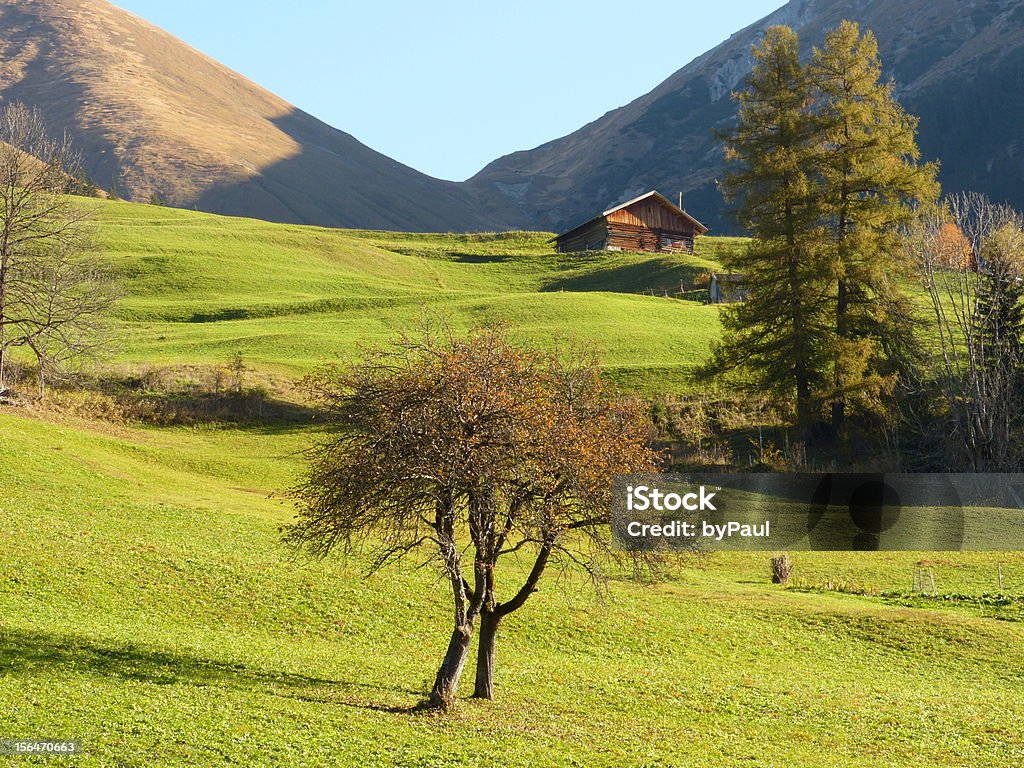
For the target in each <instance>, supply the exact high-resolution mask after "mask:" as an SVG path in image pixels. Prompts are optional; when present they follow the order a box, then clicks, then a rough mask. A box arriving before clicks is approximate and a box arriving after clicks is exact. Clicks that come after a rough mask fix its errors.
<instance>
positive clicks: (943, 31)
mask: <svg viewBox="0 0 1024 768" xmlns="http://www.w3.org/2000/svg"><path fill="white" fill-rule="evenodd" d="M844 18H852V19H854V20H857V21H859V22H860V23H861V25H862V27H864V28H867V29H871V30H873V31H874V32H875V33H876V35H877V37H878V40H879V46H880V52H881V56H882V59H883V62H884V63H885V65H886V76H888V77H891V78H892V79H894V80H895V82H896V93H897V96H898V97H899V98H900V100H901V101H902V102H903V103H904V105H905V106H906V107H907V109H908V110H909V111H910V112H912V113H913V114H916V115H918V116H919V117H920V118H921V123H920V129H919V143H920V146H921V149H922V152H923V155H924V157H925V158H926V159H938V160H940V161H941V164H942V170H941V173H940V178H941V181H942V182H943V186H944V188H945V189H946V190H947V191H959V190H963V189H970V190H977V191H981V192H985V193H987V194H989V195H990V196H991V197H993V198H994V199H996V200H998V201H1005V202H1009V203H1011V204H1013V205H1015V206H1017V207H1024V146H1022V145H1021V143H1020V142H1021V139H1020V126H1021V125H1024V0H790V2H788V3H786V4H785V5H784V6H782V7H781V8H779V9H778V10H777V11H775V12H774V13H772V14H770V15H768V16H767V17H765V18H764V19H762V20H761V21H759V22H757V23H755V24H752V25H751V26H749V27H747V28H746V29H743V30H741V31H739V32H737V33H736V34H734V35H733V36H732V37H730V38H729V39H728V40H727V41H725V42H723V43H722V44H721V45H719V46H717V47H715V48H714V49H712V50H710V51H708V52H707V53H705V54H704V55H702V56H700V57H698V58H697V59H695V60H693V61H692V62H690V63H689V64H687V65H686V66H684V67H683V68H682V69H680V70H679V71H678V72H676V73H675V74H673V75H672V76H670V77H669V78H668V79H666V80H665V81H664V82H663V83H662V84H661V85H659V86H658V87H657V88H655V89H654V90H652V91H651V92H650V93H647V94H644V95H643V96H640V97H639V98H637V99H635V100H634V101H633V102H631V103H629V104H627V105H625V106H623V107H621V108H619V109H616V110H613V111H611V112H609V113H608V114H606V115H604V116H603V117H601V118H599V119H597V120H594V121H593V122H591V123H589V124H587V125H585V126H583V127H582V128H580V129H579V130H577V131H575V132H573V133H571V134H569V135H567V136H564V137H562V138H559V139H556V140H554V141H551V142H548V143H546V144H544V145H542V146H539V147H537V148H535V149H531V150H527V151H521V152H515V153H513V154H511V155H507V156H505V157H502V158H499V159H498V160H495V161H494V162H492V163H490V164H489V165H488V166H487V167H485V168H484V169H482V170H481V171H480V172H479V173H478V174H476V175H475V176H474V177H473V178H471V179H470V180H468V181H466V182H462V183H456V182H449V181H442V180H439V179H434V178H431V177H429V176H427V175H425V174H422V173H420V172H418V171H416V170H414V169H412V168H409V167H408V166H405V165H402V164H401V163H398V162H396V161H395V160H392V159H390V158H388V157H386V156H384V155H382V154H380V153H379V152H375V151H374V150H372V149H370V148H369V147H367V146H365V145H364V144H362V143H360V142H359V141H357V140H356V139H355V138H354V137H352V136H351V135H349V134H347V133H345V132H343V131H340V130H337V129H335V128H332V127H330V126H328V125H326V124H325V123H323V122H321V121H319V120H317V119H316V118H314V117H312V116H311V115H308V114H306V113H304V112H302V111H301V110H298V109H296V108H295V107H294V106H292V105H290V104H288V103H287V102H285V101H284V100H282V99H280V98H278V97H277V96H275V95H273V94H271V93H269V92H268V91H266V90H265V89H263V88H261V87H259V86H258V85H256V84H254V83H252V82H250V81H249V80H247V79H245V78H244V77H242V76H241V75H239V74H237V73H235V72H233V71H231V70H230V69H228V68H226V67H224V66H222V65H221V64H218V63H217V62H216V61H214V60H213V59H210V58H209V57H207V56H205V55H203V54H202V53H199V52H198V51H196V50H194V49H192V48H190V47H189V46H187V45H186V44H185V43H183V42H181V41H180V40H178V39H176V38H174V37H172V36H171V35H169V34H167V33H166V32H163V31H162V30H160V29H158V28H156V27H154V26H153V25H151V24H149V23H147V22H145V21H143V20H142V19H139V18H138V17H136V16H134V15H132V14H130V13H128V12H126V11H123V10H121V9H119V8H117V7H115V6H113V5H111V4H110V3H109V2H106V0H0V98H2V99H3V100H16V101H22V102H25V103H27V104H30V105H35V106H37V107H39V108H40V109H41V110H42V111H43V113H44V115H45V117H46V119H47V122H48V124H49V125H51V126H53V127H54V128H57V129H66V130H68V131H69V132H70V133H71V134H72V136H73V137H74V139H75V140H76V143H77V145H78V146H79V147H80V148H81V149H82V150H83V153H84V156H85V160H86V171H87V173H88V174H89V175H90V177H91V178H92V179H93V180H94V181H95V182H96V183H97V184H99V185H100V186H101V187H103V188H107V189H110V188H113V189H115V190H116V192H117V193H118V194H119V195H121V196H122V197H125V198H127V199H130V200H138V201H146V200H148V199H150V198H151V197H152V196H153V195H156V196H158V197H160V198H162V199H163V200H165V201H166V202H168V203H169V204H171V205H176V206H181V207H186V208H197V209H200V210H205V211H211V212H214V213H224V214H232V215H244V216H253V217H257V218H263V219H268V220H272V221H284V222H295V223H304V224H320V225H325V226H339V227H358V228H379V229H397V230H419V231H480V230H500V229H509V228H523V229H542V230H555V231H562V230H564V229H567V228H569V227H570V226H572V225H574V224H578V223H580V222H581V221H584V220H586V219H588V218H590V217H591V216H593V215H594V213H596V212H599V211H602V210H605V209H606V208H608V207H610V206H612V205H614V204H615V203H618V202H621V201H623V200H627V199H630V198H632V197H635V196H637V195H639V194H642V193H643V192H646V191H648V190H650V189H657V190H659V191H661V192H662V193H664V194H666V195H668V196H669V197H670V198H671V199H675V196H676V194H677V193H678V192H683V193H684V194H685V205H686V208H687V209H689V210H690V211H692V212H693V213H694V214H695V215H696V216H697V218H699V219H700V220H701V221H703V222H704V223H705V224H708V225H709V226H711V227H712V230H713V231H714V232H715V233H718V234H721V233H725V232H728V231H730V223H729V220H728V218H727V217H726V216H725V212H724V210H723V206H722V201H721V197H720V195H719V194H718V192H717V188H716V183H715V182H716V179H719V178H720V177H721V175H722V172H723V163H722V154H721V147H720V146H719V145H718V143H717V142H716V141H715V139H714V138H713V131H714V129H716V128H723V127H727V126H728V125H729V124H730V122H731V121H733V120H734V119H735V105H734V103H733V102H732V100H731V99H730V98H729V95H730V93H731V92H732V91H733V90H735V89H737V88H738V87H740V86H741V83H742V81H743V78H744V77H745V76H746V75H747V73H748V72H749V71H750V66H751V55H750V49H751V46H752V45H754V44H755V43H756V42H757V41H758V39H759V38H760V36H761V34H762V33H763V31H764V29H765V28H766V27H768V26H769V25H771V24H788V25H790V26H793V27H794V28H796V29H797V30H798V31H799V33H800V35H801V40H802V41H803V43H804V44H805V47H807V48H809V46H811V45H817V44H819V43H820V42H821V41H822V39H823V37H824V33H825V31H826V30H828V29H830V28H832V27H834V26H835V25H837V24H838V23H839V21H840V20H842V19H844Z"/></svg>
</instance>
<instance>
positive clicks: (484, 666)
mask: <svg viewBox="0 0 1024 768" xmlns="http://www.w3.org/2000/svg"><path fill="white" fill-rule="evenodd" d="M500 623H501V616H500V615H498V614H497V613H495V612H494V611H484V612H483V613H481V614H480V641H479V645H478V646H477V651H476V685H475V686H474V688H473V698H475V699H493V698H494V652H495V648H496V647H497V639H498V624H500Z"/></svg>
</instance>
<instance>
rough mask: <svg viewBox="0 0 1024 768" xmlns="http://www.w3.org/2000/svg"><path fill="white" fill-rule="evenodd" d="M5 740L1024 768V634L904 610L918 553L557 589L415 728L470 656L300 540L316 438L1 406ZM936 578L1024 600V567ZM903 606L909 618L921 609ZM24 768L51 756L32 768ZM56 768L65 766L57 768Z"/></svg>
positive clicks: (208, 757)
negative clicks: (304, 475)
mask: <svg viewBox="0 0 1024 768" xmlns="http://www.w3.org/2000/svg"><path fill="white" fill-rule="evenodd" d="M0 434H2V435H3V440H4V452H3V461H4V467H3V470H4V471H3V473H2V475H0V529H2V531H3V534H4V538H3V548H2V550H0V605H3V612H2V614H0V713H2V715H0V731H2V732H3V733H4V734H5V735H6V734H11V735H13V734H23V735H43V734H46V735H54V736H66V737H71V736H76V737H81V738H83V739H84V741H85V744H86V749H87V751H88V753H89V754H88V755H87V756H86V757H84V758H82V759H79V760H76V764H81V765H96V766H110V765H118V766H153V765H168V766H176V765H185V764H189V765H245V766H263V765H266V766H271V765H282V764H287V765H297V766H301V765H309V766H314V765H316V766H320V765H359V766H374V765H380V766H388V765H406V766H449V765H466V766H486V765H495V766H498V765H502V766H504V765H523V766H527V765H531V766H532V765H608V766H629V765H633V766H641V765H646V766H669V765H679V766H691V765H692V766H702V765H716V766H751V765H756V766H786V767H787V768H790V767H792V766H820V765H822V764H823V763H822V755H824V754H827V755H828V762H827V764H828V765H831V766H864V767H865V768H868V767H869V766H870V768H876V767H877V766H893V765H911V764H913V765H964V766H966V765H971V766H1000V767H1002V766H1007V765H1013V764H1018V763H1019V762H1020V761H1021V760H1022V759H1024V734H1022V729H1021V727H1020V722H1021V719H1022V717H1024V675H1022V674H1021V671H1020V667H1019V664H1018V663H1017V661H1016V657H1017V653H1016V649H1017V648H1019V647H1020V644H1021V642H1024V624H1022V623H1020V622H1019V621H1006V620H998V619H999V618H1003V619H1006V618H1011V619H1012V618H1014V616H1013V615H1001V616H997V615H996V614H993V613H992V612H991V610H990V609H987V608H984V607H979V606H973V605H968V606H960V605H959V604H954V603H949V604H946V603H942V602H940V601H936V602H934V603H927V604H921V603H920V601H918V603H916V604H913V606H912V605H911V604H910V603H909V601H901V600H899V599H892V598H883V597H870V596H868V597H864V596H855V595H849V594H840V593H836V592H833V591H823V590H821V589H817V588H815V587H816V586H827V584H826V582H833V583H843V584H851V583H853V582H858V583H860V584H864V583H865V582H869V584H868V586H870V588H871V589H873V590H875V591H895V590H901V589H903V590H906V589H907V588H908V587H909V586H910V579H911V576H912V572H913V568H914V564H915V563H916V562H917V560H918V559H920V556H918V555H913V554H891V553H889V554H872V555H865V554H852V553H851V554H843V555H814V554H798V555H797V556H796V561H797V574H798V575H799V576H800V577H802V579H803V580H804V581H803V583H804V584H805V588H797V589H783V588H780V587H775V586H772V585H770V584H769V583H768V578H767V563H766V556H764V555H740V554H729V555H726V554H720V555H711V556H709V557H708V558H706V559H705V560H704V561H702V562H696V561H691V562H688V563H686V564H684V565H683V566H682V567H680V568H679V570H678V572H677V573H676V574H675V575H674V576H673V578H671V579H670V580H668V581H667V582H664V583H662V584H659V585H656V586H650V587H645V586H641V585H635V584H631V583H629V582H625V581H623V582H614V583H613V584H612V586H611V594H610V599H609V600H607V601H605V602H597V601H595V600H594V599H592V598H591V597H590V596H589V595H590V593H589V591H588V590H587V588H586V586H585V585H584V584H583V583H582V581H581V580H578V579H575V578H572V577H570V578H569V579H568V581H566V582H564V583H562V584H560V585H555V584H553V583H550V582H549V583H548V584H547V585H546V588H544V589H542V591H541V592H540V593H538V594H537V595H536V596H535V598H534V600H533V601H532V602H531V604H530V605H529V606H528V607H527V608H526V609H524V611H523V612H522V613H521V614H516V615H515V616H514V617H512V618H511V619H510V620H509V621H508V623H507V625H506V626H505V627H504V628H503V633H502V638H501V646H500V648H499V677H498V693H499V699H498V700H497V701H496V702H493V703H487V704H482V703H479V702H473V701H468V700H467V701H465V702H463V703H462V705H461V706H460V708H459V710H458V711H457V712H456V713H455V714H454V715H452V716H449V717H440V716H436V715H432V714H424V713H418V712H414V711H411V709H410V708H411V707H413V706H414V705H415V704H416V703H417V702H418V701H419V700H420V698H421V696H422V694H423V693H424V691H425V690H426V688H427V686H428V684H429V681H430V678H431V676H432V673H433V671H434V667H435V665H436V663H437V662H438V660H439V655H440V653H441V650H442V649H443V646H444V644H445V642H446V641H447V629H446V621H447V617H448V612H449V608H448V605H447V601H446V599H445V596H444V590H443V583H440V582H439V580H438V579H437V577H436V575H435V574H434V573H433V572H432V571H430V570H415V569H412V568H406V569H400V570H391V571H388V572H386V573H384V574H380V575H377V576H375V577H373V578H371V579H368V580H367V579H363V578H361V576H360V568H361V566H362V561H361V560H360V559H359V558H358V557H356V558H354V559H353V560H351V561H348V562H343V561H342V560H340V559H332V560H329V561H327V562H326V563H310V562H308V561H306V560H304V559H298V560H293V559H291V558H290V557H289V556H288V553H287V552H285V551H283V550H282V549H281V548H280V547H279V546H278V544H277V526H278V525H279V524H280V523H281V522H283V521H285V520H287V519H288V517H289V515H290V513H289V510H288V507H287V505H285V504H283V503H282V500H281V499H280V498H273V497H271V495H270V494H272V493H273V492H275V491H277V490H279V489H281V488H283V487H286V486H287V485H288V484H289V483H290V482H291V480H292V479H293V478H294V476H295V473H296V472H297V470H298V459H297V457H296V456H295V454H294V452H295V451H296V450H297V449H298V448H299V447H300V446H302V445H303V444H304V443H305V441H306V440H307V439H308V438H309V437H310V434H309V428H308V427H307V428H285V427H281V428H269V427H268V428H255V429H248V430H233V429H223V428H214V427H204V428H188V429H186V428H163V429H154V428H128V427H110V426H103V425H98V424H96V423H90V422H86V421H78V420H74V419H68V420H65V421H64V422H62V423H47V422H45V421H41V420H37V419H34V418H29V417H26V416H13V415H11V414H10V413H7V414H4V413H0ZM930 557H932V558H933V561H932V565H931V567H933V568H934V570H935V573H936V578H937V581H938V583H939V586H940V589H942V590H944V591H947V590H948V591H952V592H959V593H968V592H976V593H980V592H982V591H987V590H988V591H990V590H992V589H993V588H994V578H995V576H994V573H995V563H996V562H997V560H999V561H1001V562H1003V563H1004V570H1005V574H1006V589H1007V590H1009V591H1014V592H1016V593H1018V594H1019V593H1020V592H1021V591H1024V557H1022V556H1020V555H1005V554H1003V555H998V556H997V555H991V554H958V555H948V556H942V557H936V556H934V555H932V556H930ZM902 603H908V604H902ZM20 761H21V762H20V763H19V764H26V763H30V762H31V761H30V760H24V759H20ZM40 762H43V761H42V760H40Z"/></svg>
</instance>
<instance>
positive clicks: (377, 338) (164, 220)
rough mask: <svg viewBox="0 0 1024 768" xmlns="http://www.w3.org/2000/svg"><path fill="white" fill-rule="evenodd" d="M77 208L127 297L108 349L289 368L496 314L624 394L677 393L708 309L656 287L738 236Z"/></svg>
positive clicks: (704, 332)
mask: <svg viewBox="0 0 1024 768" xmlns="http://www.w3.org/2000/svg"><path fill="white" fill-rule="evenodd" d="M87 204H92V205H95V206H96V207H97V211H96V217H95V218H96V222H97V225H98V232H99V235H100V241H101V246H102V248H103V250H104V252H105V253H106V254H107V256H106V257H107V258H108V259H109V260H110V263H111V265H112V267H113V269H114V271H115V272H116V273H118V274H119V275H121V276H122V278H123V283H124V286H125V289H126V293H127V295H126V298H125V299H124V300H123V301H122V302H121V304H120V306H119V310H118V319H119V320H120V321H121V328H122V330H123V334H122V336H123V342H122V345H121V352H120V358H121V359H122V360H125V361H130V362H133V363H197V362H199V363H222V362H224V361H226V360H227V359H228V358H229V357H230V356H231V355H232V354H234V352H236V351H241V353H242V354H243V356H244V358H245V360H246V362H247V364H253V365H256V366H258V367H268V368H271V369H276V370H280V371H283V372H286V373H288V374H292V375H294V374H296V373H299V372H301V371H305V370H308V369H309V368H310V367H312V366H314V365H315V364H317V363H319V362H322V361H324V360H326V359H333V358H337V357H341V358H343V359H350V358H351V357H352V356H354V355H355V354H357V346H358V345H359V344H372V343H377V342H384V341H387V340H388V339H390V338H393V337H394V335H395V334H396V333H397V332H398V331H400V330H404V329H410V328H412V327H414V326H415V325H416V324H417V323H419V322H420V321H421V319H422V318H434V319H435V320H437V319H441V318H443V319H444V320H445V321H446V322H448V323H449V324H451V325H452V326H453V327H455V328H466V327H468V326H469V325H471V324H473V323H478V322H504V323H507V324H508V325H509V326H510V327H511V328H513V329H514V330H515V331H516V332H517V333H521V334H523V335H524V336H525V337H528V338H530V339H531V340H533V341H536V342H539V343H542V344H551V343H553V342H555V340H557V339H558V338H559V337H565V336H572V337H574V338H577V339H579V340H581V341H583V342H585V343H588V344H591V345H593V346H594V347H595V348H597V349H598V351H599V352H600V354H601V357H602V360H603V361H604V364H605V365H606V366H607V368H608V369H609V373H610V374H611V375H612V377H613V378H616V377H618V378H620V379H621V380H622V381H624V382H625V383H627V384H628V385H629V386H630V387H631V388H633V389H638V390H642V391H659V390H661V391H663V390H666V389H668V390H671V389H681V388H685V387H686V382H685V378H686V373H687V372H688V371H689V370H690V369H691V368H692V367H693V365H694V364H696V363H698V362H700V361H701V360H703V359H704V357H705V356H706V354H707V351H708V348H709V346H710V344H711V342H712V340H713V339H714V338H715V336H716V335H717V333H718V309H717V308H716V307H712V306H705V305H702V304H700V303H698V302H694V301H676V300H671V299H666V298H664V296H663V294H664V292H665V291H666V290H668V291H672V292H678V291H679V290H680V283H681V282H682V283H683V285H684V287H689V285H690V283H691V282H692V280H693V278H694V276H696V275H697V274H699V273H701V272H703V271H706V270H708V269H711V268H713V267H714V266H715V263H716V261H715V260H716V258H717V257H718V254H719V253H720V252H721V251H722V250H723V249H725V248H732V247H737V244H738V242H741V241H737V240H735V239H728V238H717V239H716V238H707V239H705V241H704V243H702V252H701V253H700V255H698V256H694V257H690V256H664V255H653V254H628V253H606V252H599V253H598V252H595V253H592V254H571V255H567V254H555V253H554V252H553V251H552V246H551V245H550V243H549V242H548V240H549V238H550V235H548V234H543V233H524V232H512V233H502V234H494V235H429V234H425V235H410V234H402V233H391V232H361V231H350V230H329V229H320V228H313V227H299V226H290V225H282V224H268V223H266V222H261V221H255V220H250V219H236V218H226V217H218V216H212V215H208V214H202V213H193V212H187V211H179V210H175V209H171V208H162V207H153V206H144V205H130V204H126V203H118V202H104V203H87ZM645 290H649V291H653V292H654V293H655V294H657V295H655V296H649V295H648V296H644V295H640V294H641V292H643V291H645Z"/></svg>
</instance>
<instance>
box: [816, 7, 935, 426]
mask: <svg viewBox="0 0 1024 768" xmlns="http://www.w3.org/2000/svg"><path fill="white" fill-rule="evenodd" d="M808 73H809V78H810V81H811V84H812V89H813V96H814V100H813V111H814V114H815V116H816V117H817V122H816V126H817V131H818V136H817V139H816V141H817V143H818V144H819V146H818V151H817V152H816V161H817V163H818V171H817V176H818V180H819V187H818V189H817V191H816V195H817V197H818V200H819V205H820V206H821V209H822V210H821V214H822V216H823V223H824V225H825V228H826V230H825V241H824V245H825V248H826V249H827V256H828V261H829V263H830V266H831V271H832V274H831V275H830V283H831V285H832V286H833V290H834V291H835V298H834V301H833V304H834V309H833V312H834V317H833V320H832V325H833V331H834V334H833V336H834V338H833V339H832V342H831V346H832V351H831V384H832V392H831V393H830V395H829V397H828V400H829V401H830V402H831V420H832V427H833V430H834V431H837V432H838V430H839V429H840V428H841V427H842V426H843V423H844V420H845V418H846V412H847V403H848V402H850V401H857V402H860V403H862V404H863V405H865V406H866V408H865V410H868V411H870V410H872V407H871V404H877V402H878V398H879V396H880V395H882V394H883V393H884V392H885V390H887V389H889V388H891V386H892V384H893V382H894V379H895V374H896V371H897V369H898V362H899V360H900V359H901V357H902V354H903V351H904V350H905V349H906V347H907V344H909V343H910V330H911V326H912V323H911V321H910V318H909V316H910V314H911V308H910V304H909V300H908V299H907V297H906V296H905V295H904V293H903V291H902V290H901V287H900V286H901V282H904V281H906V280H907V279H909V278H910V276H911V272H912V269H913V266H914V265H913V264H911V263H910V262H909V260H907V259H906V257H905V249H904V248H903V245H902V235H901V233H902V231H903V229H904V228H905V227H906V226H907V225H908V224H909V222H910V221H911V220H912V219H913V218H915V217H917V216H919V215H920V211H921V210H923V209H924V207H925V206H927V205H929V204H934V202H935V201H936V199H937V197H938V192H939V187H938V183H937V182H936V180H935V174H936V170H937V168H936V166H935V165H934V164H930V163H929V164H921V163H920V162H919V160H920V151H919V150H918V147H917V143H916V139H915V132H916V128H917V118H915V117H913V116H911V115H908V114H907V113H906V111H905V110H904V109H903V107H902V106H901V105H900V104H899V102H897V101H896V99H895V98H894V96H893V84H892V83H891V82H883V81H882V64H881V62H880V60H879V58H878V43H877V41H876V39H875V36H874V34H872V33H871V32H870V31H867V32H865V33H864V34H861V32H860V28H859V27H858V25H857V24H856V23H855V22H852V21H843V22H842V23H841V24H840V25H839V27H837V28H836V29H834V30H832V31H830V32H828V33H827V34H826V36H825V42H824V45H823V46H822V47H821V48H816V49H815V50H814V52H813V56H812V58H811V61H810V64H809V66H808Z"/></svg>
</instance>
